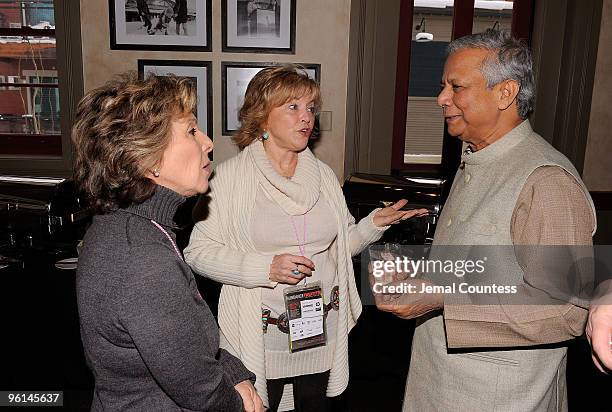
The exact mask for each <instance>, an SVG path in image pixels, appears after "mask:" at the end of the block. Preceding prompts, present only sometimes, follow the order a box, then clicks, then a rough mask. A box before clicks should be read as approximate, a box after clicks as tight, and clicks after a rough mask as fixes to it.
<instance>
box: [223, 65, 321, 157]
mask: <svg viewBox="0 0 612 412" xmlns="http://www.w3.org/2000/svg"><path fill="white" fill-rule="evenodd" d="M304 96H312V100H313V102H314V105H315V108H316V109H317V110H318V109H319V108H320V107H321V91H320V89H319V85H318V84H317V82H316V81H314V80H313V79H311V78H310V77H308V74H307V73H306V70H305V69H304V68H303V67H301V66H296V65H293V64H286V65H282V66H274V67H267V68H265V69H263V70H261V71H260V72H258V73H257V74H256V75H255V77H253V79H251V81H250V82H249V86H248V87H247V90H246V94H245V96H244V104H243V105H242V108H240V112H239V113H238V118H239V119H240V122H241V126H240V130H238V132H237V133H236V135H235V136H234V142H235V143H236V144H237V145H238V147H239V148H240V150H242V149H244V148H245V147H247V146H248V145H250V144H251V143H253V141H255V140H256V139H258V138H259V137H260V136H261V135H262V134H263V132H264V130H263V127H262V125H263V124H264V123H265V122H266V120H267V119H268V115H269V114H270V111H271V110H272V109H274V108H275V107H278V106H281V105H283V104H285V103H287V102H288V101H289V100H293V99H299V98H301V97H304Z"/></svg>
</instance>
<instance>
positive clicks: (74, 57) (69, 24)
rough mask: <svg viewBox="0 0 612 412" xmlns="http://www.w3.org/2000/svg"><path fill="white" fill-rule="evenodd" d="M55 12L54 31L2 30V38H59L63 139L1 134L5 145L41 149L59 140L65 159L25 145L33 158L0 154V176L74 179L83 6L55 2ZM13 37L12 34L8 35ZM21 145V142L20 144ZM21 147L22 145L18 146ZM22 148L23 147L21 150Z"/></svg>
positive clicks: (0, 33) (0, 30) (81, 89)
mask: <svg viewBox="0 0 612 412" xmlns="http://www.w3.org/2000/svg"><path fill="white" fill-rule="evenodd" d="M53 6H54V11H55V30H53V29H41V30H38V29H31V28H29V27H23V28H21V29H6V28H5V29H0V36H7V35H12V34H14V33H16V32H18V33H19V34H20V35H29V36H32V35H33V36H53V35H54V36H55V39H56V69H57V77H58V82H59V86H58V89H59V107H60V113H61V114H62V115H61V116H60V130H61V134H60V135H44V134H42V135H37V134H33V135H16V134H0V139H2V140H4V142H3V143H2V144H6V145H12V144H15V143H14V142H11V141H10V140H11V139H14V138H24V139H25V140H27V138H31V139H36V138H40V140H41V141H40V142H38V143H39V144H38V146H39V147H42V146H43V145H45V144H48V143H50V142H49V141H48V140H46V139H51V138H53V139H59V142H56V144H57V143H61V155H56V156H53V155H44V154H37V153H36V147H35V146H31V145H30V144H28V143H24V147H28V148H30V149H31V148H32V147H34V149H32V150H30V152H31V153H32V154H27V155H21V154H20V155H11V154H1V153H0V174H5V175H24V176H25V175H27V176H54V177H55V176H57V177H69V176H71V175H72V143H71V140H70V130H71V127H72V123H73V121H74V117H75V112H76V106H77V104H78V102H79V100H80V99H81V98H82V96H83V72H82V53H81V25H80V5H79V3H78V2H76V3H75V2H66V1H62V0H54V1H53ZM8 33H11V34H8ZM17 142H19V140H18V141H17ZM17 144H18V143H17ZM17 148H19V146H17Z"/></svg>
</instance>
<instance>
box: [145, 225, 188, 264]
mask: <svg viewBox="0 0 612 412" xmlns="http://www.w3.org/2000/svg"><path fill="white" fill-rule="evenodd" d="M151 223H153V224H154V225H155V226H157V228H158V229H159V230H161V231H162V233H163V234H164V235H166V237H167V238H168V240H169V241H170V243H172V247H173V248H174V251H175V252H176V255H177V256H178V257H179V259H181V260H183V256H181V252H179V249H178V247H177V246H176V243H175V242H174V239H172V236H170V234H169V233H168V232H166V229H164V228H163V227H162V226H161V225H160V224H159V223H157V222H156V221H155V220H153V219H151Z"/></svg>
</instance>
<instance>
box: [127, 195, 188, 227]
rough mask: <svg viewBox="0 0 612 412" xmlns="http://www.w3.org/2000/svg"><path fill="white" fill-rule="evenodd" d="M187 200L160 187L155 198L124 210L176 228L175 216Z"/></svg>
mask: <svg viewBox="0 0 612 412" xmlns="http://www.w3.org/2000/svg"><path fill="white" fill-rule="evenodd" d="M185 200H186V199H185V197H184V196H182V195H180V194H178V193H177V192H175V191H173V190H170V189H168V188H167V187H164V186H159V185H158V186H157V187H156V189H155V193H154V194H153V196H151V197H150V198H148V199H147V200H145V201H144V202H142V203H140V204H137V205H136V204H135V205H131V206H128V207H127V208H125V209H123V210H124V211H125V212H127V213H131V214H133V215H137V216H140V217H143V218H145V219H151V220H154V221H156V222H157V223H159V224H160V225H163V226H166V227H171V228H176V227H177V226H176V223H174V215H175V214H176V210H177V209H178V207H179V206H180V205H181V204H183V203H184V202H185Z"/></svg>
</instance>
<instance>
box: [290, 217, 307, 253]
mask: <svg viewBox="0 0 612 412" xmlns="http://www.w3.org/2000/svg"><path fill="white" fill-rule="evenodd" d="M303 216H304V226H303V228H304V231H303V234H302V239H303V242H302V243H301V244H300V237H299V236H298V231H297V226H296V225H295V222H294V221H293V216H289V219H291V226H293V233H295V238H296V239H297V241H298V248H299V249H300V255H302V257H304V256H306V214H304V215H303Z"/></svg>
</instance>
